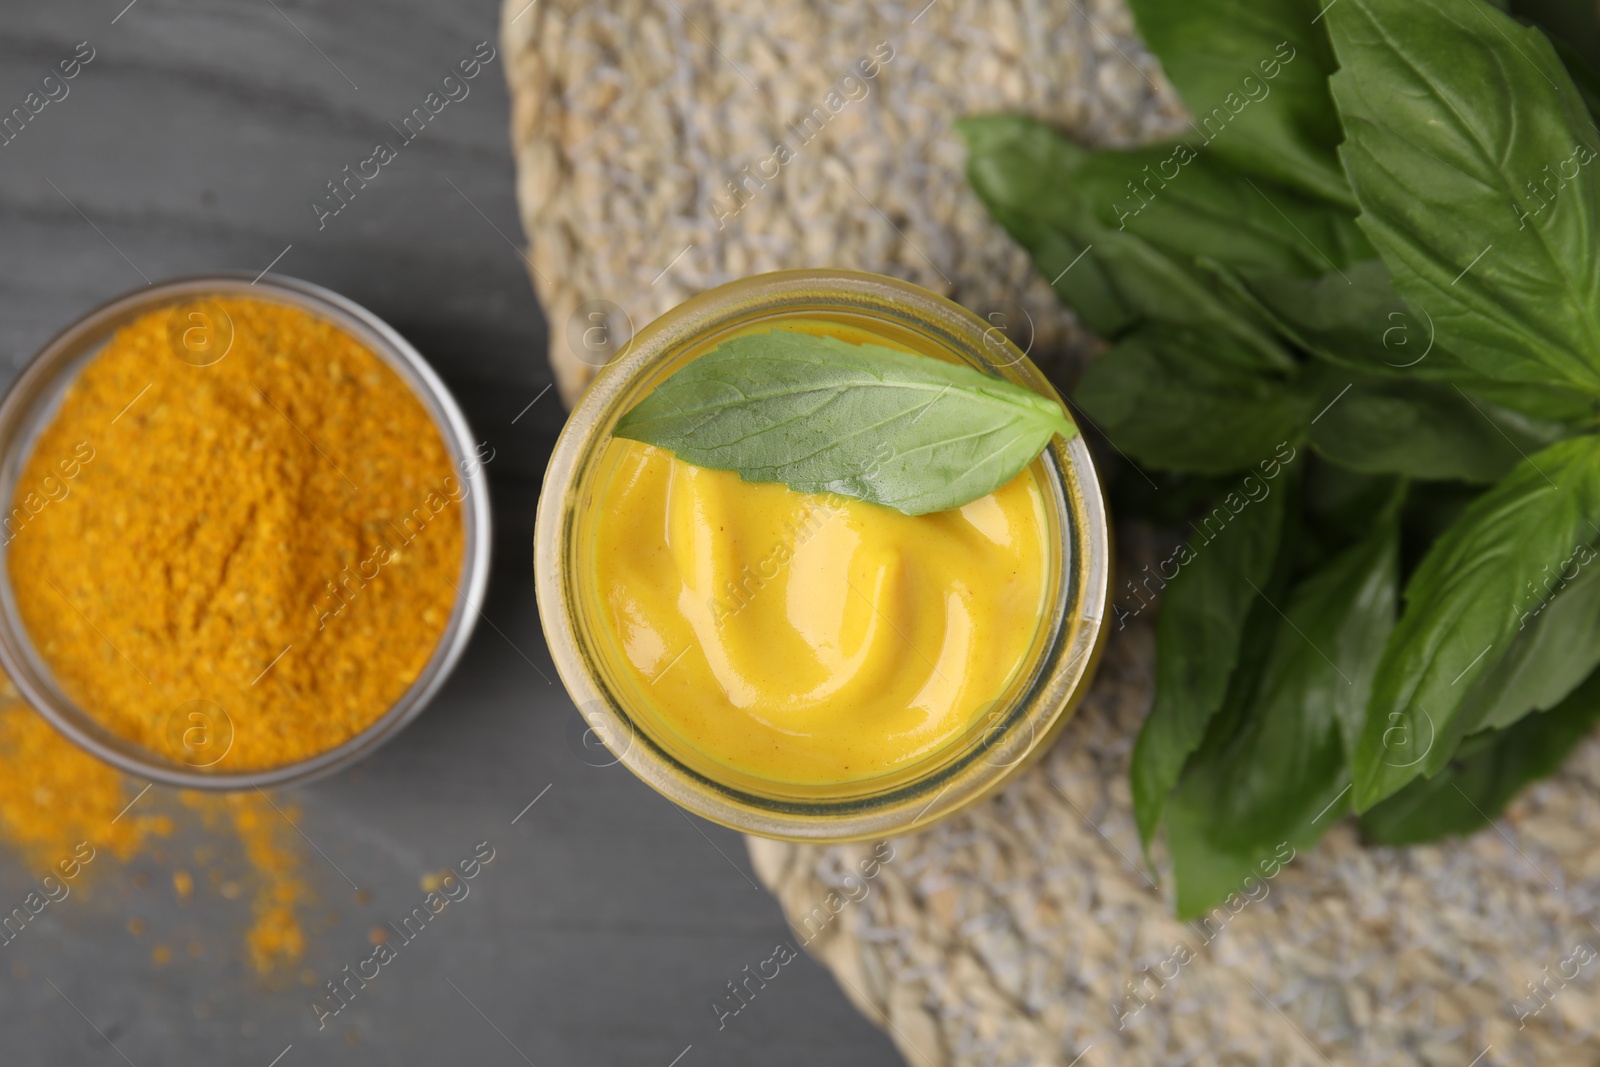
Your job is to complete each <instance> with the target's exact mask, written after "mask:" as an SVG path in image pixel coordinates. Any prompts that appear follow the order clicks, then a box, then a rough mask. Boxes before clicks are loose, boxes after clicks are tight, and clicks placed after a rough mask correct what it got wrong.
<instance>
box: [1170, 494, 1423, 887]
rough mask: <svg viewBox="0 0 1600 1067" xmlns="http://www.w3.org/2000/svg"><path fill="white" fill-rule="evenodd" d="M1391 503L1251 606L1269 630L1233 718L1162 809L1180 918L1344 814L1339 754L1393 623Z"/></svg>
mask: <svg viewBox="0 0 1600 1067" xmlns="http://www.w3.org/2000/svg"><path fill="white" fill-rule="evenodd" d="M1397 504H1398V493H1394V494H1391V497H1390V501H1389V503H1388V505H1387V506H1385V507H1384V508H1383V509H1382V511H1381V513H1380V517H1379V518H1378V521H1377V522H1376V523H1375V524H1374V525H1373V526H1372V529H1371V531H1370V532H1369V533H1368V535H1367V536H1366V537H1365V538H1363V539H1362V540H1361V541H1359V542H1357V543H1356V544H1355V545H1353V546H1351V547H1349V548H1347V549H1346V550H1345V551H1343V552H1341V553H1339V554H1338V555H1336V556H1335V557H1333V558H1332V559H1331V560H1329V561H1328V562H1326V563H1325V564H1324V565H1323V566H1322V567H1320V568H1319V569H1317V570H1316V571H1314V572H1313V573H1312V574H1311V575H1310V576H1308V577H1306V578H1305V579H1303V580H1302V581H1300V582H1299V583H1298V584H1297V585H1296V586H1294V588H1293V589H1291V590H1290V592H1289V595H1288V597H1287V598H1286V600H1285V601H1283V602H1281V604H1274V603H1265V602H1258V605H1257V608H1256V611H1257V612H1260V613H1263V614H1262V617H1263V618H1265V619H1266V620H1267V621H1268V622H1269V624H1270V633H1271V639H1270V642H1269V644H1268V646H1267V648H1265V649H1264V650H1262V653H1261V655H1262V658H1263V661H1264V662H1263V664H1262V666H1261V667H1260V668H1259V670H1258V671H1257V672H1256V677H1255V678H1254V679H1253V680H1243V684H1244V685H1245V686H1246V687H1247V688H1246V690H1245V691H1243V692H1241V693H1240V694H1239V696H1238V698H1237V699H1238V701H1239V707H1240V710H1239V713H1238V715H1237V717H1236V719H1235V721H1233V722H1229V721H1227V719H1228V717H1227V716H1223V715H1219V716H1217V717H1216V718H1215V719H1214V720H1213V721H1212V728H1211V730H1209V731H1208V733H1207V736H1206V739H1205V742H1204V744H1202V746H1201V747H1200V749H1199V751H1197V752H1196V753H1195V755H1194V757H1193V758H1192V759H1190V761H1189V763H1188V766H1187V767H1186V768H1185V769H1184V774H1183V778H1182V780H1181V782H1180V783H1179V784H1178V787H1177V789H1176V790H1174V791H1173V794H1172V798H1171V800H1170V801H1169V803H1168V808H1167V841H1168V844H1169V846H1170V848H1171V850H1172V862H1173V874H1174V877H1175V880H1176V882H1177V911H1178V917H1179V918H1180V919H1186V918H1191V917H1193V916H1196V915H1199V914H1202V913H1204V912H1205V911H1207V910H1209V909H1210V908H1212V907H1213V906H1215V905H1216V904H1218V903H1220V902H1221V901H1222V900H1223V899H1224V898H1226V897H1227V896H1228V895H1229V894H1230V893H1235V892H1240V891H1241V886H1242V884H1243V883H1244V882H1245V880H1246V879H1247V878H1249V877H1251V876H1253V875H1254V876H1257V877H1259V874H1260V868H1261V864H1262V863H1263V862H1265V861H1267V860H1269V859H1270V858H1272V857H1274V856H1277V855H1280V853H1279V850H1280V849H1281V848H1283V847H1284V846H1288V847H1289V848H1292V849H1299V848H1305V847H1308V846H1310V845H1312V844H1314V843H1315V842H1316V841H1317V840H1318V839H1319V838H1321V837H1322V835H1323V834H1324V833H1326V832H1327V830H1328V828H1329V827H1331V826H1333V824H1334V823H1336V822H1338V821H1339V817H1340V815H1342V814H1343V813H1344V811H1345V810H1346V809H1347V807H1348V806H1349V798H1348V795H1347V791H1348V787H1349V785H1350V769H1349V764H1348V762H1347V761H1346V759H1345V753H1346V751H1348V749H1349V747H1350V746H1351V745H1352V744H1353V742H1354V738H1355V737H1356V735H1357V734H1358V733H1359V731H1360V729H1361V722H1362V716H1363V713H1364V712H1365V710H1366V704H1367V696H1368V693H1369V691H1370V689H1371V686H1372V677H1373V672H1374V671H1375V670H1376V669H1377V665H1378V659H1379V656H1380V655H1381V654H1382V652H1383V643H1384V639H1385V638H1386V637H1387V636H1388V634H1389V631H1390V629H1391V628H1392V627H1393V626H1394V617H1395V603H1396V599H1397V595H1398V590H1397V586H1398V581H1399V578H1398V572H1399V522H1398V519H1397V512H1398V508H1397V506H1396V505H1397ZM1279 607H1281V608H1282V613H1281V614H1280V613H1279ZM1240 675H1241V676H1243V675H1245V669H1244V665H1243V664H1241V667H1240ZM1241 680H1242V679H1241V678H1240V677H1236V679H1235V685H1236V686H1237V685H1238V684H1239V683H1240V682H1241Z"/></svg>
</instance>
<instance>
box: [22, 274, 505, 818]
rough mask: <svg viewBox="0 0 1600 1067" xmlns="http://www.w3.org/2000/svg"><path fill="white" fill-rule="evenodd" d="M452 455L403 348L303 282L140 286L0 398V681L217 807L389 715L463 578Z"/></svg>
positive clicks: (410, 691)
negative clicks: (221, 798)
mask: <svg viewBox="0 0 1600 1067" xmlns="http://www.w3.org/2000/svg"><path fill="white" fill-rule="evenodd" d="M492 458H493V454H492V452H491V451H489V450H488V449H487V448H486V447H483V446H479V445H478V444H476V442H475V440H474V438H473V436H472V433H471V430H470V429H469V428H468V426H467V422H466V419H465V418H464V417H463V416H462V414H461V411H460V409H459V408H458V407H457V405H456V403H455V401H454V399H453V398H452V397H451V396H450V393H449V391H448V390H447V389H446V388H445V386H444V384H443V383H442V382H441V381H440V380H439V378H438V376H437V375H436V374H435V373H434V372H433V370H432V368H430V367H429V366H428V364H427V363H426V361H424V359H423V358H422V356H421V355H420V354H419V353H418V352H417V351H416V350H415V349H414V348H412V347H411V345H410V344H408V343H407V342H406V341H405V339H404V338H402V337H401V336H400V335H399V334H398V333H396V332H395V331H394V330H393V329H391V328H390V327H389V326H388V325H387V324H385V323H384V322H383V321H382V320H381V319H379V318H378V317H377V316H375V315H373V314H372V313H371V312H369V311H367V310H366V309H364V308H362V307H360V306H359V305H357V304H355V303H353V302H351V301H349V300H346V299H345V298H343V297H341V296H339V295H337V294H335V293H332V292H330V291H328V290H326V289H323V288H321V287H319V286H316V285H311V284H309V283H306V282H301V281H297V280H294V279H290V278H284V277H279V276H267V277H260V278H256V279H252V278H251V276H249V275H231V274H219V275H211V276H206V277H198V278H188V279H182V280H177V281H171V282H165V283H162V284H158V285H152V286H149V287H147V288H145V289H141V290H139V291H137V292H134V293H130V294H128V295H127V296H124V297H121V298H119V299H117V300H113V301H111V302H110V303H108V304H106V305H104V306H102V307H100V308H98V309H96V310H95V311H92V312H90V313H89V314H88V315H86V316H85V317H84V318H82V319H81V320H79V321H78V322H76V323H74V324H73V325H72V326H71V327H69V328H68V329H67V330H65V331H64V332H62V333H61V334H60V335H58V336H57V337H55V338H54V339H53V340H51V341H50V342H49V343H48V344H47V345H45V347H44V348H43V350H41V351H40V353H39V354H38V355H37V356H36V357H35V358H34V360H33V361H32V363H30V364H29V365H28V366H27V368H26V369H24V371H23V372H22V374H21V375H20V376H19V377H18V378H17V380H16V381H15V383H14V384H13V385H12V387H11V389H10V391H9V392H8V393H7V394H6V397H5V399H4V401H3V402H0V501H3V502H4V503H3V506H4V508H5V513H4V515H3V516H0V665H3V666H4V668H5V671H6V673H7V674H9V675H10V676H11V678H12V679H13V680H14V681H15V683H16V685H17V688H18V689H19V690H20V691H21V692H22V694H23V695H24V696H25V697H26V698H27V700H28V701H29V702H30V703H31V704H32V705H33V706H34V707H35V708H36V709H37V710H38V711H39V712H40V713H41V714H43V715H44V716H45V717H46V718H47V719H48V720H49V721H50V722H51V723H52V724H54V725H55V726H56V727H57V728H58V729H60V730H61V731H62V732H63V733H65V734H67V735H68V736H69V737H71V738H72V739H73V740H74V741H76V742H77V743H78V744H80V745H81V746H83V747H84V748H86V749H87V750H89V751H90V752H91V753H93V754H95V755H97V756H99V757H101V758H102V759H104V760H106V761H107V762H109V763H112V764H114V765H116V766H117V767H119V768H121V769H123V770H125V771H127V772H129V773H130V774H134V775H138V776H141V777H144V778H146V779H150V780H154V781H159V782H164V783H167V784H171V785H177V786H185V787H191V788H202V789H205V788H210V789H243V788H251V787H259V786H271V785H280V784H283V783H286V782H291V781H301V780H305V779H308V778H312V777H315V776H319V775H322V774H326V773H330V772H332V771H334V770H337V769H339V768H341V767H344V766H346V765H348V764H349V763H351V762H353V761H355V760H357V759H359V758H361V757H362V756H364V755H366V754H368V753H370V752H371V751H372V750H373V749H375V748H376V747H377V746H378V745H380V744H382V743H383V742H384V741H386V740H388V739H389V738H391V737H393V736H394V735H395V734H396V733H397V732H398V731H399V730H400V729H401V728H402V727H403V726H404V725H405V724H406V723H407V722H409V721H410V720H411V719H412V718H413V717H415V716H416V715H417V714H418V713H419V712H420V711H421V710H422V708H423V707H424V706H425V705H426V704H427V703H428V701H429V700H430V699H431V698H432V697H433V696H434V694H435V693H436V692H437V691H438V689H439V687H440V686H441V685H442V684H443V682H444V680H445V678H446V677H447V676H448V675H449V673H450V671H451V668H452V667H453V666H454V665H455V663H456V661H457V660H458V659H459V657H460V655H461V653H462V651H463V649H464V648H465V646H466V643H467V640H468V638H469V637H470V635H471V631H472V628H473V624H474V623H475V622H476V620H477V617H478V615H479V609H480V607H481V604H482V601H483V596H484V590H485V587H486V585H487V581H488V569H489V543H490V541H489V534H490V517H489V500H488V493H487V489H486V485H485V481H486V478H485V475H484V472H483V464H484V463H485V462H487V461H488V460H490V459H492Z"/></svg>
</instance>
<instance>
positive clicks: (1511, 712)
mask: <svg viewBox="0 0 1600 1067" xmlns="http://www.w3.org/2000/svg"><path fill="white" fill-rule="evenodd" d="M1595 556H1596V552H1595V550H1594V549H1593V548H1592V547H1590V545H1588V544H1579V545H1574V546H1573V548H1572V552H1571V554H1570V555H1569V556H1567V558H1566V559H1564V560H1562V561H1560V562H1559V563H1557V564H1554V565H1552V566H1551V567H1549V568H1548V569H1547V570H1546V571H1545V572H1544V574H1542V575H1541V576H1540V580H1539V581H1538V582H1536V583H1530V584H1529V586H1528V587H1527V588H1526V589H1525V590H1524V592H1523V595H1522V600H1521V603H1520V604H1519V605H1518V606H1519V607H1520V608H1521V609H1522V614H1521V617H1520V618H1519V619H1518V620H1517V637H1516V640H1515V643H1514V644H1513V645H1512V646H1511V650H1510V651H1509V652H1508V653H1507V654H1506V657H1505V659H1503V660H1501V661H1500V663H1498V664H1497V665H1496V666H1495V669H1494V670H1493V671H1491V672H1490V673H1489V675H1488V676H1487V677H1485V678H1484V679H1483V681H1481V682H1479V683H1478V685H1477V687H1476V688H1475V689H1474V690H1473V694H1472V700H1473V703H1474V705H1475V707H1474V708H1473V709H1472V711H1471V712H1470V714H1471V715H1472V716H1473V719H1474V721H1475V722H1476V723H1477V725H1478V726H1479V727H1487V728H1490V729H1495V730H1503V729H1505V728H1506V727H1507V726H1510V725H1511V724H1512V723H1514V722H1516V721H1517V720H1518V719H1520V718H1522V717H1523V716H1524V715H1528V714H1530V713H1531V712H1535V711H1544V710H1545V709H1546V708H1552V707H1554V706H1555V705H1556V704H1558V703H1560V702H1561V701H1562V700H1563V699H1564V698H1565V697H1566V696H1567V694H1568V693H1570V692H1572V690H1573V689H1575V688H1577V686H1578V684H1579V683H1580V682H1582V681H1583V680H1584V679H1585V678H1587V677H1588V676H1589V672H1590V671H1592V670H1594V668H1595V667H1596V666H1600V567H1595V566H1592V564H1593V563H1594V562H1595ZM1480 707H1481V709H1482V710H1479V708H1480Z"/></svg>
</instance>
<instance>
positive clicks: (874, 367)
mask: <svg viewBox="0 0 1600 1067" xmlns="http://www.w3.org/2000/svg"><path fill="white" fill-rule="evenodd" d="M615 433H616V435H617V436H618V437H626V438H629V439H631V440H635V441H643V442H644V443H646V444H650V445H655V446H657V447H659V448H665V449H668V450H670V451H671V452H672V453H674V454H675V455H676V456H677V457H678V458H679V459H682V460H685V461H686V462H689V463H693V464H695V465H696V466H699V467H710V468H712V469H715V470H727V471H735V472H737V473H738V475H739V477H741V478H743V479H744V480H745V481H747V482H782V483H783V484H784V485H787V486H789V488H791V489H794V490H796V491H797V492H802V493H837V494H839V495H840V496H847V497H851V498H854V499H857V500H866V501H869V502H871V503H874V504H882V505H884V506H885V507H891V508H894V509H896V510H897V511H902V512H904V513H905V514H907V515H921V514H925V513H927V512H931V511H945V510H947V509H950V508H956V507H960V506H961V505H963V504H967V503H970V502H971V501H973V500H977V499H978V498H980V497H983V496H985V495H987V494H988V493H991V492H993V491H994V490H996V489H998V488H999V487H1000V486H1002V485H1005V484H1006V483H1007V482H1009V481H1010V480H1011V479H1012V478H1014V477H1016V475H1017V474H1018V472H1020V471H1021V470H1022V469H1023V468H1024V467H1026V466H1027V465H1028V464H1029V463H1031V462H1032V461H1033V459H1034V457H1035V456H1037V455H1038V454H1039V453H1040V452H1041V451H1043V450H1044V448H1045V446H1046V445H1048V444H1049V443H1050V439H1051V437H1053V436H1054V435H1056V434H1061V435H1062V436H1063V437H1072V436H1073V435H1074V434H1076V433H1077V428H1076V427H1075V426H1074V425H1073V424H1072V422H1071V420H1069V419H1068V418H1067V416H1066V413H1065V412H1064V411H1063V410H1062V409H1061V405H1060V404H1058V403H1057V402H1056V401H1054V400H1051V399H1049V398H1047V397H1044V396H1040V395H1039V394H1037V393H1034V392H1032V391H1031V390H1029V389H1026V388H1024V387H1022V386H1020V385H1016V384H1014V383H1012V382H1008V381H1006V380H1004V379H1002V378H997V377H992V376H990V375H987V374H984V373H982V372H980V371H977V370H974V369H973V368H971V367H965V366H959V365H957V364H954V363H946V362H945V361H943V360H939V359H933V358H931V357H929V356H917V355H911V354H909V353H906V352H900V351H897V350H895V349H891V348H885V347H883V346H881V345H872V344H863V345H853V344H848V343H846V342H844V341H840V340H838V339H837V338H833V337H823V336H817V335H814V334H809V333H801V332H799V331H794V330H784V329H774V330H771V331H768V332H766V333H757V334H747V335H745V336H743V337H736V338H733V339H732V340H729V341H725V342H723V343H722V344H720V345H718V346H717V347H716V348H714V349H712V350H711V351H710V352H708V353H706V354H705V355H703V356H701V357H699V358H698V359H696V360H694V361H693V362H691V363H689V364H687V365H686V366H684V367H683V368H681V369H680V370H678V371H677V372H675V373H674V374H672V375H671V376H670V377H669V378H667V380H666V381H664V382H662V383H661V384H660V385H658V386H656V388H655V390H654V391H653V392H651V393H650V394H649V395H648V396H646V397H645V398H644V399H643V400H642V401H640V402H639V403H638V404H637V405H636V406H635V407H634V408H633V409H632V410H631V411H629V412H628V413H627V414H625V415H624V416H623V417H622V419H621V421H620V422H618V424H617V428H616V430H615Z"/></svg>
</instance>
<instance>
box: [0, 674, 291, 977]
mask: <svg viewBox="0 0 1600 1067" xmlns="http://www.w3.org/2000/svg"><path fill="white" fill-rule="evenodd" d="M139 794H140V788H139V787H138V786H137V784H135V783H133V782H132V780H131V779H129V778H127V777H125V776H124V775H122V774H121V773H119V772H118V771H117V770H115V769H114V768H112V767H110V766H108V765H107V764H104V763H101V762H100V761H99V760H97V759H95V758H94V757H92V756H90V755H89V754H87V753H86V752H84V751H82V750H81V749H79V748H77V747H76V746H75V745H73V744H72V742H70V741H68V740H67V739H66V738H64V737H62V736H61V735H60V734H58V733H57V732H56V731H55V730H54V729H53V728H52V727H51V726H50V725H49V724H48V723H46V722H45V720H44V719H43V718H41V717H40V716H39V715H37V714H36V713H35V712H34V711H33V709H32V708H30V707H28V706H27V704H25V703H23V702H22V700H21V699H20V698H19V697H18V696H17V694H16V691H15V689H13V688H12V687H11V685H10V682H9V680H8V679H6V678H5V677H4V676H0V840H3V841H4V843H5V844H6V845H7V846H9V848H10V849H11V850H12V851H13V852H15V853H17V854H18V856H19V858H20V859H21V860H22V862H23V863H24V864H25V865H26V866H27V867H29V868H30V869H31V870H33V871H34V872H41V871H43V872H48V871H51V870H52V869H53V868H54V866H55V864H56V863H57V862H58V861H60V860H61V859H62V858H63V857H64V856H68V855H71V854H72V850H73V848H74V846H75V845H77V844H78V843H79V842H87V843H88V844H89V845H91V846H92V847H93V848H94V850H95V854H96V855H97V858H96V859H95V860H94V861H92V862H90V863H87V864H85V865H84V867H83V874H82V876H81V883H82V884H83V885H85V886H87V887H90V889H89V891H91V892H92V887H93V886H94V884H95V883H96V882H98V881H100V880H101V879H102V878H103V877H104V868H105V864H106V863H109V862H111V861H112V859H115V860H116V861H120V862H124V863H126V862H128V861H130V860H135V859H141V858H148V857H147V853H149V852H150V851H152V849H153V848H154V847H155V846H156V845H158V843H160V842H162V841H164V840H165V839H167V838H170V837H172V835H173V834H174V832H175V830H176V829H177V828H178V823H177V820H175V819H174V817H173V816H172V814H169V813H168V812H167V811H165V810H163V806H164V805H163V801H164V800H165V796H164V793H163V794H157V796H155V797H152V796H149V795H146V796H143V797H141V796H140V795H139ZM180 797H181V800H182V803H183V805H184V806H185V807H187V808H189V809H192V810H193V811H194V812H196V813H197V814H198V815H199V818H200V820H201V822H202V825H203V826H204V828H205V829H206V830H207V831H210V832H211V835H212V836H213V837H218V836H220V834H221V833H227V834H231V835H233V836H234V837H235V838H236V839H237V842H238V846H239V851H240V853H241V854H242V859H243V861H244V865H245V869H244V870H243V871H236V870H234V869H232V868H230V867H229V866H228V865H226V864H225V863H223V862H221V861H220V860H217V859H213V860H212V861H211V863H210V864H209V870H208V871H207V873H208V874H209V875H210V877H207V878H204V879H202V885H204V886H208V887H209V886H211V885H213V884H215V885H217V886H219V887H221V895H223V896H229V895H231V893H230V890H234V891H236V892H237V894H238V895H240V896H243V895H245V894H248V895H249V897H250V915H249V920H248V922H247V923H243V924H241V927H242V928H241V931H240V937H241V939H242V948H243V952H244V955H245V957H246V958H248V959H249V961H250V963H251V966H252V967H253V969H254V970H255V971H256V972H257V973H258V974H261V975H263V976H270V975H281V974H284V973H286V972H287V971H288V970H289V969H291V968H292V966H293V965H294V964H295V963H297V962H298V961H299V960H300V958H301V956H302V954H303V953H304V951H305V934H304V931H303V929H302V926H301V919H300V916H301V914H302V913H304V912H305V910H306V909H307V908H308V907H309V906H310V904H311V903H312V893H311V888H310V885H309V884H308V883H307V881H306V879H305V877H304V876H303V874H302V872H301V861H302V853H301V847H300V843H299V841H298V838H297V832H296V830H295V829H294V827H293V825H291V824H290V823H289V821H288V820H289V819H291V818H294V817H296V815H297V814H298V813H297V812H296V811H295V810H294V808H293V807H291V806H286V805H284V806H282V807H283V811H282V813H280V812H279V811H277V810H274V808H273V806H272V803H271V802H269V801H268V799H267V798H266V797H265V796H264V795H261V794H257V793H253V792H246V793H232V794H215V793H195V792H185V793H182V794H180ZM219 832H220V833H219ZM207 851H208V852H209V851H214V850H211V849H208V850H207ZM98 857H110V858H98ZM173 882H174V885H175V886H176V887H178V894H179V896H180V897H183V896H186V895H187V893H185V892H184V890H183V886H184V885H185V884H187V885H188V886H190V889H189V892H193V891H194V890H193V888H192V886H193V879H192V876H191V875H189V874H188V872H187V871H186V870H181V869H180V870H177V871H174V872H173ZM128 928H129V931H130V933H136V934H143V933H145V932H147V926H146V924H145V922H144V920H143V919H140V918H138V917H133V918H130V919H129V921H128ZM160 948H161V946H159V945H158V946H156V951H154V952H153V954H152V958H153V959H155V960H156V962H158V963H160V962H162V957H163V953H161V952H160V951H159V949H160Z"/></svg>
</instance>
